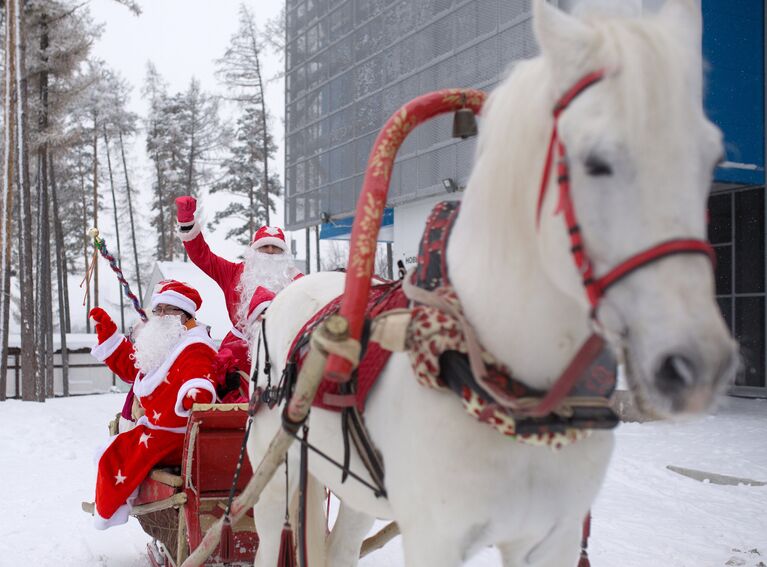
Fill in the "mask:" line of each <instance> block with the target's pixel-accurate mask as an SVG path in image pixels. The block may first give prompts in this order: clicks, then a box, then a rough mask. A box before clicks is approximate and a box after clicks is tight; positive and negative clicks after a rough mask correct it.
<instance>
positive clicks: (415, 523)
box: [248, 0, 738, 567]
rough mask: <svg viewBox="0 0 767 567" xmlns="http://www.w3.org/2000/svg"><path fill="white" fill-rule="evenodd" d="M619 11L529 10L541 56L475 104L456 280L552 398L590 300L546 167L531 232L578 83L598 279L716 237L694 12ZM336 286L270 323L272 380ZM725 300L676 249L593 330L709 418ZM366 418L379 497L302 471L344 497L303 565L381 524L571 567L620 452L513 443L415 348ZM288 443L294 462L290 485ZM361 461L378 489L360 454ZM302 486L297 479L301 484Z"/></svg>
mask: <svg viewBox="0 0 767 567" xmlns="http://www.w3.org/2000/svg"><path fill="white" fill-rule="evenodd" d="M611 4H612V2H608V3H603V6H604V7H603V8H602V9H601V10H600V11H598V12H591V13H590V14H583V15H582V16H580V17H576V16H572V15H567V14H565V13H562V12H560V11H559V10H557V9H556V8H553V7H551V6H549V5H548V4H546V3H545V2H544V1H543V0H536V2H535V5H534V27H535V32H536V34H537V38H538V41H539V44H540V46H541V52H542V53H541V55H540V56H539V57H537V58H535V59H533V60H530V61H527V62H524V63H520V64H518V65H516V66H515V68H514V70H513V71H512V72H511V73H510V75H509V77H508V78H507V79H506V80H505V81H504V82H503V83H502V84H500V85H499V86H498V87H497V89H496V90H495V91H494V92H493V94H492V96H491V98H490V99H489V101H488V103H487V104H486V106H485V109H484V111H483V117H484V118H483V121H482V124H481V132H480V137H479V142H478V150H477V155H476V163H475V166H474V170H473V173H472V175H471V177H470V180H469V183H468V186H467V187H466V191H465V195H464V198H463V204H462V208H461V211H460V213H459V216H458V218H457V221H456V224H455V227H454V230H453V232H452V236H451V239H450V242H449V248H448V250H447V262H448V265H449V267H450V276H451V279H452V283H453V286H454V288H455V290H456V292H457V294H458V296H459V298H460V301H461V304H462V306H463V310H464V312H465V315H466V317H467V318H468V320H469V321H470V323H471V324H472V325H473V326H474V328H475V330H476V332H477V335H478V338H479V340H480V342H481V344H482V345H483V346H484V348H485V349H487V350H488V351H489V352H490V353H492V354H493V355H494V356H495V357H496V358H497V359H498V360H500V361H501V362H503V363H504V364H505V365H507V366H508V367H509V368H511V369H513V372H514V374H515V376H517V377H519V378H520V379H521V380H522V381H524V382H525V383H527V384H528V385H530V386H533V387H536V388H539V389H544V390H545V389H548V388H549V387H550V386H551V385H552V383H553V382H554V380H555V379H556V378H557V377H558V376H559V375H560V373H561V372H562V370H563V368H564V367H565V366H566V365H567V363H568V362H569V361H570V359H571V358H572V357H573V355H574V353H575V352H576V350H577V349H578V347H579V345H580V344H581V343H582V342H583V341H584V339H585V338H586V337H587V336H588V335H589V334H590V332H591V327H590V318H589V312H590V307H591V304H590V303H589V301H588V299H587V296H586V293H585V292H584V287H583V284H582V282H581V279H580V276H579V274H578V273H577V271H576V269H574V267H573V261H572V258H571V256H570V246H571V242H570V240H569V235H568V231H567V230H566V228H565V224H564V223H563V221H562V217H561V215H560V214H557V205H558V199H557V194H558V189H559V187H558V185H557V179H556V177H557V176H556V173H554V174H552V175H551V176H550V178H549V185H550V186H549V187H548V191H546V193H545V198H544V199H543V202H542V209H541V214H540V224H539V226H538V225H537V206H538V204H537V200H538V195H539V186H540V183H541V176H542V174H543V164H544V161H545V158H546V152H547V142H548V140H549V136H550V134H551V131H552V128H553V122H552V120H553V119H552V109H553V107H554V105H555V103H556V101H557V100H558V99H559V98H560V97H561V96H562V95H563V94H564V93H566V92H567V91H568V89H570V88H571V87H572V86H573V85H574V84H577V82H578V81H579V79H581V78H582V77H584V76H587V75H588V74H589V73H592V72H594V71H597V70H603V71H604V73H605V74H604V77H603V78H602V79H601V80H600V81H598V82H597V83H595V84H594V85H592V86H590V87H588V88H587V89H586V90H584V91H583V92H582V93H581V94H580V95H579V96H578V97H577V98H576V99H575V100H574V101H573V102H572V103H571V104H570V105H569V106H568V107H567V108H566V109H565V110H564V112H563V113H562V115H561V117H560V119H559V123H558V132H559V138H560V139H561V140H562V141H563V142H564V144H565V147H566V149H567V156H568V160H569V177H570V181H571V184H572V189H571V192H572V201H573V205H574V209H575V211H576V212H577V216H578V220H579V223H580V227H581V233H582V235H583V239H584V243H585V248H586V250H587V251H588V254H589V255H590V257H591V263H592V266H593V270H594V272H595V274H597V275H602V274H605V273H607V272H609V271H610V270H611V269H612V268H614V267H615V266H616V265H619V264H620V263H621V262H623V261H624V260H625V259H626V258H630V257H632V256H634V255H636V254H637V253H638V252H639V251H641V250H645V249H648V248H651V247H653V246H654V245H656V244H658V243H660V242H665V241H668V240H669V239H678V238H685V239H699V240H702V239H705V237H706V198H707V195H708V191H709V185H710V180H711V172H712V170H713V168H714V166H715V165H716V163H717V160H718V159H719V158H720V156H721V154H722V141H721V134H720V132H719V130H718V129H717V128H716V127H714V126H713V125H712V124H711V122H709V121H708V120H707V119H706V116H705V115H704V112H703V108H702V102H701V99H702V76H701V75H702V71H701V69H702V61H701V47H700V43H701V26H702V24H701V15H700V9H699V7H698V5H697V4H698V3H697V2H694V1H693V0H668V2H667V5H666V6H665V7H664V8H663V9H662V10H661V12H660V13H658V14H655V15H647V16H642V17H625V14H623V15H620V16H618V17H615V16H614V15H610V14H607V13H605V12H606V11H609V9H610V5H611ZM343 285H344V275H343V274H339V273H318V274H315V275H311V276H308V277H305V278H303V279H301V280H298V281H296V282H295V283H293V284H291V285H290V286H289V287H288V288H287V289H285V290H284V291H283V292H281V293H280V294H279V295H278V296H277V298H276V299H275V300H274V302H273V304H272V305H271V307H270V308H269V311H268V314H267V335H268V342H269V346H270V349H271V357H272V361H273V362H274V363H275V367H274V369H273V379H274V380H277V377H278V376H279V375H280V373H281V371H282V366H283V364H284V361H285V357H286V355H287V352H288V349H289V346H290V344H291V342H292V340H293V338H294V336H295V335H296V333H297V332H298V331H299V330H300V328H301V327H302V326H303V324H304V323H305V321H306V320H307V319H308V318H309V317H310V316H311V315H312V314H313V313H315V312H316V311H317V310H318V309H320V308H321V307H322V306H323V305H324V304H326V303H327V302H328V301H329V300H331V299H332V298H333V297H335V296H337V295H339V294H340V293H341V292H342V291H343ZM713 290H714V284H713V270H712V266H711V263H710V262H709V261H708V260H707V259H706V257H705V256H703V255H699V254H679V255H673V256H665V257H663V258H662V259H660V260H658V261H655V262H652V263H650V264H647V265H644V266H643V267H641V269H638V270H637V271H634V272H632V273H631V274H630V275H628V276H627V277H625V278H624V279H621V280H620V281H619V282H618V283H616V284H615V285H614V286H612V287H610V289H609V290H608V291H607V292H606V293H605V295H604V297H602V298H601V301H600V302H599V310H598V317H599V323H598V329H599V330H600V332H601V333H602V335H603V336H604V337H605V338H607V339H608V341H609V343H610V345H611V347H612V349H613V351H614V352H615V354H616V355H617V356H618V357H619V358H620V359H621V360H622V361H623V362H624V364H625V365H626V370H627V377H628V380H629V382H630V385H631V387H632V390H633V391H634V393H635V394H636V395H637V396H638V397H639V399H640V400H641V401H642V403H643V404H644V406H645V407H648V408H650V409H652V410H653V411H654V412H655V413H658V414H662V415H667V416H671V415H676V414H680V413H700V412H703V411H705V410H707V409H708V408H709V407H710V406H711V405H712V404H713V403H714V402H715V400H716V398H717V396H718V394H720V393H721V391H722V390H723V388H725V386H726V385H727V384H728V383H729V381H730V380H731V379H732V377H733V375H734V373H735V371H736V367H737V364H738V357H737V348H736V344H735V342H734V341H733V340H732V338H731V336H730V335H729V333H728V331H727V329H726V327H725V325H724V323H723V320H722V317H721V316H720V313H719V310H718V309H717V305H716V303H715V301H714V296H713ZM253 359H254V360H255V356H254V357H253ZM261 360H262V361H263V353H262V355H261ZM365 419H366V423H367V426H368V428H369V431H370V435H371V437H372V439H373V441H374V442H375V444H376V446H377V447H378V449H379V450H380V452H381V454H382V456H383V461H384V464H385V470H386V477H385V483H386V488H387V491H388V497H387V498H378V499H377V498H375V497H374V495H373V493H372V492H371V491H370V490H369V489H367V488H365V487H364V486H362V485H361V484H360V483H358V482H356V481H355V480H353V479H348V480H347V481H346V482H345V483H343V484H342V483H341V473H340V471H339V470H338V469H336V468H335V467H333V466H332V465H329V464H328V463H327V462H325V461H324V460H322V459H320V458H319V457H317V456H314V455H311V454H310V458H309V470H310V474H311V475H312V476H313V477H314V478H315V479H317V480H318V481H319V482H320V483H322V484H324V485H325V486H327V487H329V489H330V490H332V491H333V493H335V494H336V495H337V496H338V497H339V498H340V499H341V501H342V502H343V506H342V510H341V513H340V516H339V518H338V520H337V523H336V527H335V529H334V531H333V533H332V534H331V535H330V536H329V537H328V540H327V549H326V551H327V557H326V558H320V557H316V556H310V558H309V560H310V564H311V567H320V566H323V565H328V567H352V566H355V565H357V561H358V554H359V550H360V543H361V541H362V539H363V537H364V536H365V535H366V534H367V532H368V531H369V529H370V527H371V526H372V523H373V519H374V518H386V519H392V520H396V522H397V523H398V524H399V527H400V530H401V533H402V543H403V546H404V553H405V559H406V564H407V565H408V566H415V567H429V566H434V567H437V566H438V567H452V566H458V565H461V564H462V563H463V562H464V561H466V560H467V558H469V557H470V556H471V555H472V554H473V553H475V552H476V551H477V550H479V549H481V548H484V547H486V546H491V545H494V546H497V548H498V549H499V550H500V553H501V557H502V560H503V565H504V566H506V567H511V566H517V565H525V566H535V567H544V566H557V567H559V566H570V565H574V564H575V563H576V561H577V557H578V549H579V538H580V530H581V522H582V520H583V518H584V516H585V514H586V513H587V511H588V509H589V507H590V506H591V504H592V502H593V500H594V498H595V496H596V494H597V491H598V490H599V487H600V485H601V483H602V481H603V478H604V475H605V471H606V468H607V465H608V462H609V460H610V454H611V451H612V448H613V435H612V434H611V433H610V432H608V431H594V432H592V434H591V435H590V436H588V437H587V438H585V439H583V440H580V441H578V442H576V443H573V444H571V445H567V446H565V447H564V448H562V449H559V450H553V449H551V448H548V447H535V446H531V445H527V444H523V443H519V442H516V441H514V440H511V439H509V438H507V437H504V436H503V435H501V434H500V433H498V432H497V431H496V430H494V429H492V428H491V427H489V426H488V425H486V424H483V423H480V422H479V421H477V420H476V419H474V418H473V417H470V416H469V415H468V414H467V413H466V412H465V411H464V409H463V408H462V406H461V403H460V401H459V399H458V398H457V396H455V395H454V394H452V393H450V392H448V391H435V390H431V389H428V388H425V387H423V386H421V385H419V384H418V383H417V381H416V379H415V377H414V373H413V371H412V368H411V363H410V361H409V358H408V356H407V355H406V354H404V353H395V354H394V355H392V357H391V358H390V360H389V362H388V364H387V366H386V367H385V370H384V372H383V375H382V376H381V377H380V379H379V380H378V382H377V384H376V386H375V387H374V388H373V390H372V392H371V394H370V396H369V398H368V401H367V405H366V410H365ZM309 423H310V427H311V430H310V441H311V442H312V443H313V444H314V445H316V446H318V447H319V448H320V449H321V450H322V451H324V452H326V453H328V454H329V455H330V456H332V457H333V458H335V459H336V460H339V461H340V460H342V455H343V449H342V441H341V431H340V425H339V423H340V420H339V414H337V413H332V412H328V411H324V410H319V409H316V408H315V409H314V410H313V411H312V412H311V415H310V419H309ZM279 426H280V411H279V410H278V409H275V410H272V411H268V410H267V409H263V410H262V411H261V412H260V413H259V414H258V415H257V416H256V420H255V424H254V428H253V432H252V434H251V438H250V440H249V444H248V453H249V456H250V459H251V462H253V463H258V462H259V461H260V460H261V457H262V455H263V454H264V451H265V449H266V447H267V445H268V443H269V441H270V440H271V438H272V436H273V435H274V433H275V432H276V431H277V429H278V428H279ZM298 450H299V447H298V446H297V445H295V446H294V447H292V449H291V450H290V452H289V464H290V470H291V471H297V470H298ZM351 467H352V469H353V470H355V471H357V472H359V473H361V474H362V475H363V476H364V477H366V478H367V477H368V475H367V474H366V473H365V469H364V467H363V465H362V463H361V461H360V459H359V458H358V457H357V455H356V454H353V455H352V460H351ZM296 481H297V474H292V475H291V478H290V484H291V486H290V489H291V490H293V489H295V484H296ZM284 483H285V480H284V476H283V475H281V474H278V475H276V476H275V478H274V479H273V480H272V482H271V483H270V484H269V485H268V486H267V488H266V491H265V492H264V493H263V494H262V496H261V499H260V501H259V503H258V504H257V505H256V507H255V517H256V518H257V522H258V530H259V534H260V536H261V547H260V549H259V551H258V554H257V557H256V560H255V565H256V566H258V567H273V566H274V565H275V562H276V557H277V550H278V545H279V541H278V540H279V534H280V529H281V526H282V519H283V514H284V507H285V502H284V501H285V484H284ZM320 536H321V537H323V536H324V533H321V534H320Z"/></svg>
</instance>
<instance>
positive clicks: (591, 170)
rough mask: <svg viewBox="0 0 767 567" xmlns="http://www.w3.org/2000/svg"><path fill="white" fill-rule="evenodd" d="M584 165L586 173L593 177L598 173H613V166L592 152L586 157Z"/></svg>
mask: <svg viewBox="0 0 767 567" xmlns="http://www.w3.org/2000/svg"><path fill="white" fill-rule="evenodd" d="M584 165H585V166H586V173H588V174H589V175H593V176H595V177H596V176H598V175H612V173H613V168H612V167H610V164H609V163H607V162H606V161H605V160H603V159H602V158H601V157H599V156H596V155H593V154H592V155H590V156H588V157H587V158H586V162H585V164H584Z"/></svg>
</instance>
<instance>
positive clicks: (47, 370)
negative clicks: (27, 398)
mask: <svg viewBox="0 0 767 567" xmlns="http://www.w3.org/2000/svg"><path fill="white" fill-rule="evenodd" d="M47 49H48V23H47V20H46V18H45V15H44V14H43V15H42V17H41V20H40V52H41V53H42V54H43V60H42V65H41V68H42V71H41V72H40V86H39V93H38V95H39V98H40V111H39V112H40V114H39V116H38V120H37V122H38V126H39V129H40V132H41V133H42V136H43V142H42V143H41V144H40V145H39V147H38V148H37V163H38V188H39V189H38V191H39V202H40V210H39V213H38V215H39V219H40V220H39V225H38V232H39V234H40V242H39V256H38V263H37V270H38V274H39V275H38V282H39V285H38V288H37V307H38V312H39V314H38V326H37V334H38V337H39V339H38V352H39V353H40V358H39V360H38V365H39V368H40V372H42V373H43V376H44V382H45V397H46V398H52V397H53V396H54V384H53V297H52V294H51V288H52V282H51V279H52V278H51V238H50V227H51V224H50V203H49V202H48V143H47V142H45V136H46V135H47V131H48V71H47V70H46V68H47V65H48V59H47V56H46V55H45V54H46V52H47Z"/></svg>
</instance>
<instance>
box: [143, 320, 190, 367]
mask: <svg viewBox="0 0 767 567" xmlns="http://www.w3.org/2000/svg"><path fill="white" fill-rule="evenodd" d="M184 333H186V327H184V325H183V324H182V323H181V319H180V318H179V317H177V316H175V315H166V316H161V317H150V318H149V320H148V321H147V322H146V323H145V324H143V325H142V326H141V328H140V329H136V331H135V336H136V342H135V344H134V345H133V346H134V351H135V354H134V355H133V356H134V360H135V363H136V368H138V369H139V370H140V371H141V372H142V373H143V374H144V375H146V374H149V373H150V372H152V371H153V370H155V369H156V368H157V367H158V366H160V365H161V364H162V363H163V362H164V361H165V359H166V358H167V357H168V355H169V354H170V353H171V351H172V350H173V348H174V347H175V346H176V345H177V344H178V343H179V341H180V340H181V336H182V335H183V334H184Z"/></svg>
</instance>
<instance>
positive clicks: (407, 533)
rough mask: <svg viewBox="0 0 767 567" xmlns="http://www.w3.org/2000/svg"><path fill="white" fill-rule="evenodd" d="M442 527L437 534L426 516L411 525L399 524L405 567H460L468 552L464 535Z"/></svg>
mask: <svg viewBox="0 0 767 567" xmlns="http://www.w3.org/2000/svg"><path fill="white" fill-rule="evenodd" d="M445 527H446V526H442V528H443V529H442V530H441V531H440V533H439V534H436V533H435V529H434V526H433V525H432V523H431V522H430V521H429V520H428V519H427V518H426V517H424V518H422V519H421V520H420V521H416V522H413V523H412V524H406V525H402V524H400V531H401V532H402V546H403V548H404V551H405V565H406V566H407V567H459V566H460V565H463V561H464V556H465V555H466V553H467V549H466V547H467V545H466V543H467V537H466V534H464V535H461V534H458V533H455V532H454V531H453V530H451V529H450V528H449V527H447V529H444V528H445Z"/></svg>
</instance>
